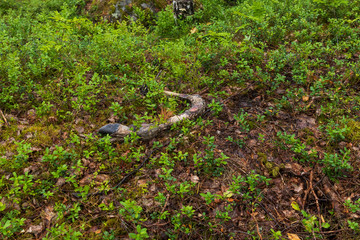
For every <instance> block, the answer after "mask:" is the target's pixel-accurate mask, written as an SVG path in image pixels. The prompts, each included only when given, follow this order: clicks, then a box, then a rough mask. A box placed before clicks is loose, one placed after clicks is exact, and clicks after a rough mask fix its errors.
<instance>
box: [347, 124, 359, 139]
mask: <svg viewBox="0 0 360 240" xmlns="http://www.w3.org/2000/svg"><path fill="white" fill-rule="evenodd" d="M348 127H350V131H348V133H347V136H346V138H348V139H349V140H351V141H353V142H356V141H360V122H358V121H354V120H350V121H349V122H348Z"/></svg>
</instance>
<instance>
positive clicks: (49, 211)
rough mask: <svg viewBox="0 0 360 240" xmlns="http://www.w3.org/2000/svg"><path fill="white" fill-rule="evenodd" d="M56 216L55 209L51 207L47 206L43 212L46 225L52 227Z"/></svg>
mask: <svg viewBox="0 0 360 240" xmlns="http://www.w3.org/2000/svg"><path fill="white" fill-rule="evenodd" d="M55 216H56V213H55V212H54V207H53V206H51V205H49V206H46V207H45V209H44V211H43V212H42V217H43V219H44V220H45V222H46V225H48V226H49V225H50V223H51V221H52V219H53V218H54V217H55Z"/></svg>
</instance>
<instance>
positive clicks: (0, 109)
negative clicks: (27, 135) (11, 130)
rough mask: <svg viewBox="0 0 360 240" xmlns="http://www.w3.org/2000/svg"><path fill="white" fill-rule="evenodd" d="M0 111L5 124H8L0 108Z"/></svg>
mask: <svg viewBox="0 0 360 240" xmlns="http://www.w3.org/2000/svg"><path fill="white" fill-rule="evenodd" d="M0 113H1V116H2V117H3V119H4V122H5V124H6V125H8V126H9V125H10V124H9V123H8V121H7V120H6V117H5V115H4V113H3V111H2V110H1V109H0Z"/></svg>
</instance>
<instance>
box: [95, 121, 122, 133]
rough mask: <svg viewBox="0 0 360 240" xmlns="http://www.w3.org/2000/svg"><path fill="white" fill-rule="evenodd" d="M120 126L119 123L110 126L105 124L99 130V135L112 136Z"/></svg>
mask: <svg viewBox="0 0 360 240" xmlns="http://www.w3.org/2000/svg"><path fill="white" fill-rule="evenodd" d="M119 126H120V124H119V123H111V124H107V125H105V126H103V127H102V128H100V129H99V133H100V134H103V135H106V134H110V135H111V134H113V133H115V132H116V131H117V130H118V128H119Z"/></svg>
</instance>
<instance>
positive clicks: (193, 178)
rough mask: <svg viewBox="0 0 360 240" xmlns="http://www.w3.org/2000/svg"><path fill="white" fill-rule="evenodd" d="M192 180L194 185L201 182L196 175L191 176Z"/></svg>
mask: <svg viewBox="0 0 360 240" xmlns="http://www.w3.org/2000/svg"><path fill="white" fill-rule="evenodd" d="M190 180H191V182H193V183H198V182H199V177H198V176H196V175H191V176H190Z"/></svg>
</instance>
